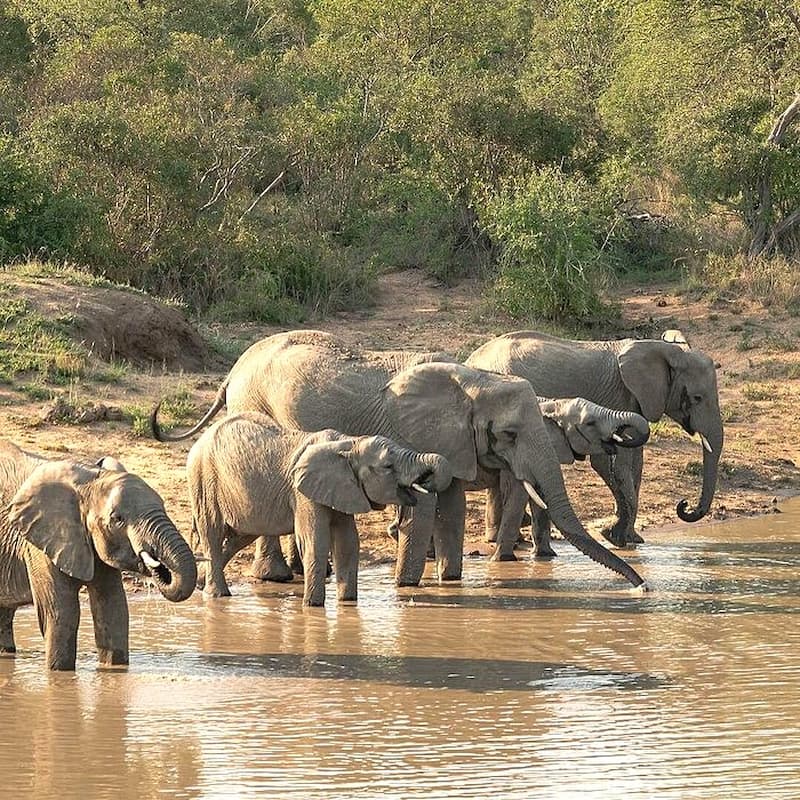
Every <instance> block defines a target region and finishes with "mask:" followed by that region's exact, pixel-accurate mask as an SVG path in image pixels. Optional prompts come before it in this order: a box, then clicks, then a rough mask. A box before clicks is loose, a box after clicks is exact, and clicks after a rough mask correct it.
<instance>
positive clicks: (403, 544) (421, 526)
mask: <svg viewBox="0 0 800 800" xmlns="http://www.w3.org/2000/svg"><path fill="white" fill-rule="evenodd" d="M435 519H436V496H435V495H425V496H424V497H420V498H419V500H418V501H417V504H416V505H415V506H414V507H413V508H409V507H407V506H403V507H402V508H401V509H400V523H399V530H398V537H397V565H396V567H395V577H394V579H395V583H396V584H397V585H398V586H418V585H419V582H420V581H421V580H422V573H423V572H424V571H425V557H426V555H427V552H428V545H429V544H430V541H431V535H432V534H433V529H434V521H435Z"/></svg>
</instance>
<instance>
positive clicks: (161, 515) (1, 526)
mask: <svg viewBox="0 0 800 800" xmlns="http://www.w3.org/2000/svg"><path fill="white" fill-rule="evenodd" d="M0 502H2V504H3V507H4V508H6V509H7V513H6V514H4V516H3V517H2V518H1V519H0V652H5V653H13V652H15V651H16V647H15V644H14V629H13V623H14V614H15V612H16V609H17V608H18V607H19V606H22V605H27V604H29V603H33V604H34V605H35V607H36V612H37V615H38V618H39V628H40V630H41V632H42V635H43V636H44V640H45V657H46V661H47V665H48V667H49V668H50V669H53V670H74V669H75V658H76V648H77V635H78V623H79V621H80V603H79V600H78V592H79V590H80V589H81V587H83V586H86V588H87V591H88V595H89V605H90V608H91V612H92V617H93V621H94V635H95V642H96V644H97V652H98V658H99V661H100V663H101V664H105V665H110V664H127V663H128V658H129V653H128V603H127V600H126V598H125V590H124V588H123V585H122V576H121V575H120V570H128V571H131V572H139V573H141V574H143V575H147V576H149V577H150V578H151V579H152V581H153V583H154V584H155V586H156V587H157V588H158V590H159V591H160V592H161V594H162V595H163V596H164V597H166V598H167V599H168V600H171V601H174V602H179V601H181V600H185V599H186V598H188V597H189V596H190V595H191V593H192V591H193V590H194V587H195V583H196V581H197V566H196V563H195V558H194V555H193V554H192V552H191V550H190V549H189V546H188V544H187V543H186V541H185V540H184V539H183V537H182V536H181V535H180V533H179V532H178V530H177V529H176V527H175V525H174V524H173V523H172V521H171V520H170V519H169V517H168V516H167V513H166V511H165V510H164V504H163V502H162V500H161V498H160V497H159V495H158V494H157V493H156V492H155V491H154V490H153V489H152V488H151V487H150V486H148V485H147V484H146V483H145V482H144V481H143V480H142V479H141V478H140V477H139V476H138V475H134V474H133V473H130V472H127V471H126V470H125V468H124V467H123V466H122V465H121V464H120V463H119V462H118V461H116V460H115V459H113V458H105V459H102V460H101V461H100V462H98V463H97V464H88V463H82V462H79V461H73V460H63V461H48V460H46V459H44V458H42V457H40V456H37V455H34V454H32V453H27V452H25V451H23V450H21V449H20V448H18V447H17V446H16V445H14V444H12V443H11V442H7V441H2V440H0Z"/></svg>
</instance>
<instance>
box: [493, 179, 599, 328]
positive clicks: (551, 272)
mask: <svg viewBox="0 0 800 800" xmlns="http://www.w3.org/2000/svg"><path fill="white" fill-rule="evenodd" d="M483 221H484V225H485V227H486V228H487V230H488V231H489V233H490V235H491V236H492V237H493V239H495V240H496V242H497V244H498V245H499V247H500V250H501V252H500V258H499V273H498V276H497V278H496V280H495V282H494V285H493V287H492V289H491V294H492V296H493V299H494V301H495V303H496V304H497V305H498V306H499V307H500V308H501V309H503V310H504V311H506V312H507V313H509V314H511V316H513V317H517V318H526V317H527V318H541V317H544V318H546V319H556V320H561V319H566V318H578V319H585V318H587V317H591V316H594V315H597V314H598V313H601V312H602V311H603V310H604V306H603V303H602V301H601V299H600V294H599V292H600V288H601V286H602V285H603V283H604V281H605V279H606V276H607V274H608V261H607V256H605V255H604V253H603V251H602V249H601V247H600V245H599V244H598V239H600V236H601V234H602V232H603V227H604V224H605V223H604V220H603V219H601V218H600V217H599V215H598V214H597V213H596V212H595V211H594V210H593V207H592V203H591V198H590V193H589V187H588V185H587V184H586V182H585V181H583V180H582V179H580V178H579V177H577V176H567V175H565V174H564V173H563V172H561V170H559V169H557V168H553V167H546V168H542V169H540V170H537V171H536V172H533V173H532V174H531V175H529V176H528V178H527V179H526V180H524V181H517V182H513V183H511V184H510V185H508V186H506V188H505V189H504V190H503V191H501V192H500V193H498V194H497V195H495V196H494V197H492V198H491V199H490V200H489V201H488V202H487V204H486V207H485V210H484V214H483ZM600 241H601V242H602V239H600Z"/></svg>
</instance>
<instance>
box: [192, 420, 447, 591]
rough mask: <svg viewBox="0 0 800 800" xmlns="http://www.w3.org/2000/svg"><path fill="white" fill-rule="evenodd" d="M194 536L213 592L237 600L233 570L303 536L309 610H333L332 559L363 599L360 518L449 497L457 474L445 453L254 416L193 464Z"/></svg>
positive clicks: (198, 448)
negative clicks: (241, 560)
mask: <svg viewBox="0 0 800 800" xmlns="http://www.w3.org/2000/svg"><path fill="white" fill-rule="evenodd" d="M187 472H188V483H189V494H190V498H191V505H192V515H193V517H194V530H193V536H194V537H195V540H196V544H197V547H198V548H199V549H200V550H202V551H203V552H204V554H205V555H206V556H207V557H208V559H209V562H210V563H207V564H206V565H205V573H206V583H205V588H204V593H205V594H206V595H210V596H212V597H219V596H225V595H229V594H230V590H229V589H228V585H227V583H226V582H225V576H224V574H223V571H224V568H225V565H226V564H227V563H228V561H229V560H230V559H231V557H232V556H233V555H234V554H235V553H236V552H237V551H238V550H240V549H241V548H242V547H245V546H246V545H248V544H250V543H251V542H253V541H254V540H255V539H256V538H257V537H259V536H281V535H283V534H287V533H291V532H293V531H294V533H295V536H296V537H297V539H298V542H299V544H300V549H301V551H302V558H303V573H304V580H305V591H304V594H303V603H304V604H305V605H310V606H321V605H324V603H325V574H326V566H327V559H328V553H329V552H331V549H332V552H333V563H334V569H335V572H336V584H337V595H338V599H339V600H355V599H356V594H357V576H358V554H359V541H358V532H357V531H356V525H355V521H354V519H353V514H360V513H364V512H366V511H370V510H371V509H379V508H382V507H383V506H385V505H388V504H390V503H397V504H402V505H411V506H413V505H415V504H416V502H417V500H416V494H417V493H418V492H422V493H428V492H440V491H443V490H444V489H446V488H447V487H448V486H449V485H450V481H451V480H452V470H451V467H450V465H449V463H448V462H447V460H446V459H445V458H444V457H443V456H440V455H438V454H435V453H417V452H415V451H413V450H409V449H407V448H405V447H401V446H400V445H398V444H397V443H395V442H393V441H391V440H390V439H386V438H384V437H382V436H345V435H343V434H341V433H338V432H336V431H332V430H323V431H318V432H316V433H307V432H303V431H291V430H283V429H281V428H278V427H276V426H275V424H274V422H273V421H272V420H271V419H270V417H267V416H265V415H263V414H258V413H256V412H245V413H241V414H234V415H232V416H229V417H226V418H225V419H224V420H222V421H220V422H217V423H216V424H214V425H212V426H211V427H210V428H209V429H208V430H207V431H206V432H205V433H204V434H203V435H202V436H201V437H200V438H199V439H198V440H197V442H196V443H195V444H194V446H193V447H192V449H191V451H190V452H189V458H188V461H187Z"/></svg>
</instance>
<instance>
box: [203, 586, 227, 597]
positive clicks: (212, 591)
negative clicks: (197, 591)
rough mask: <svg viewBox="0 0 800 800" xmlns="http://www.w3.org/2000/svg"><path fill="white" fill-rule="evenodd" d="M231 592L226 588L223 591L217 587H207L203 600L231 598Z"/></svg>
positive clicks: (204, 590)
mask: <svg viewBox="0 0 800 800" xmlns="http://www.w3.org/2000/svg"><path fill="white" fill-rule="evenodd" d="M230 596H231V590H230V589H229V588H228V587H227V586H224V587H223V588H222V589H218V588H217V587H216V586H211V585H210V584H207V585H206V588H205V589H203V599H204V600H205V599H213V598H216V597H230Z"/></svg>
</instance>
